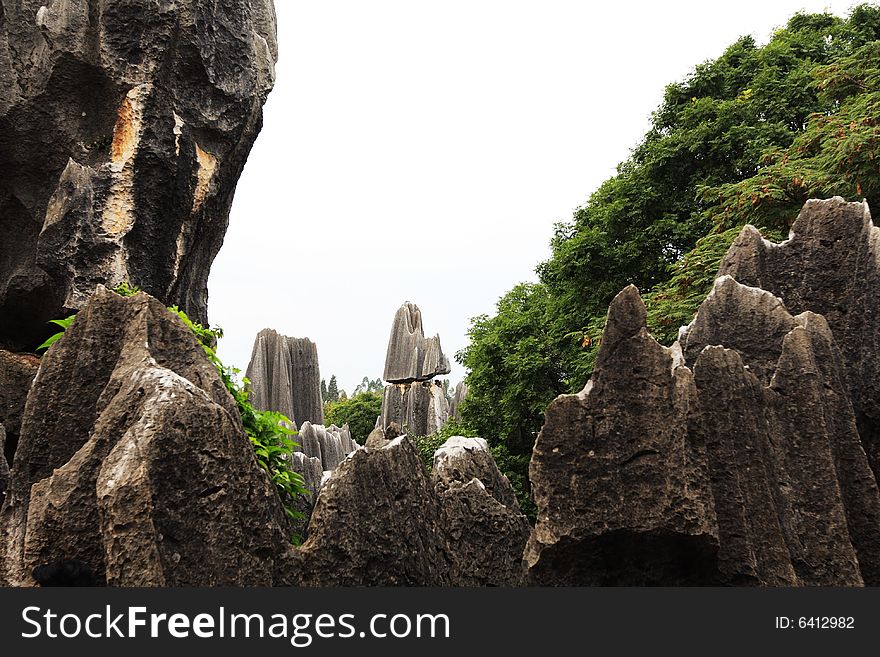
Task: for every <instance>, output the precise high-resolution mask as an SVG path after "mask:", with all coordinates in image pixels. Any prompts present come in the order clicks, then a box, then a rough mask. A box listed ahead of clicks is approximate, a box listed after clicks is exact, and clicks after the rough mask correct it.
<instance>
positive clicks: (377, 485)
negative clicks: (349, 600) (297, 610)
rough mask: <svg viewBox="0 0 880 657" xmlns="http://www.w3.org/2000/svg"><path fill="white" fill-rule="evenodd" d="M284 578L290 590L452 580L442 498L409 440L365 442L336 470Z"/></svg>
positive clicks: (290, 557)
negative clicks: (377, 445)
mask: <svg viewBox="0 0 880 657" xmlns="http://www.w3.org/2000/svg"><path fill="white" fill-rule="evenodd" d="M371 440H372V438H371ZM383 442H384V441H383ZM370 444H374V443H370ZM282 577H283V581H284V583H285V584H287V585H290V586H407V585H409V586H447V585H450V584H451V583H452V582H453V579H452V571H451V560H450V557H449V554H448V548H447V539H446V534H445V532H444V528H443V516H442V513H441V510H440V504H439V500H438V498H437V494H436V493H435V492H434V489H433V487H432V485H431V482H430V480H429V479H428V476H427V475H426V474H425V469H424V467H423V465H422V461H421V458H420V457H419V453H418V450H417V449H416V447H415V445H414V444H413V443H412V442H411V441H410V440H409V439H408V438H407V437H406V436H400V437H398V438H395V439H393V440H391V441H388V442H387V443H386V444H384V445H383V446H382V447H375V448H374V447H370V446H369V444H368V446H367V447H365V448H364V449H361V450H357V451H356V452H354V453H353V454H352V455H351V457H350V458H348V459H346V460H345V461H343V462H342V463H341V464H340V465H339V466H338V467H337V468H336V470H334V472H333V475H332V476H331V477H330V479H329V480H328V481H327V483H326V484H325V485H324V487H323V488H322V489H321V494H320V495H319V496H318V500H317V503H316V505H315V510H314V512H313V513H312V519H311V522H310V523H309V538H308V540H307V541H306V542H305V543H304V544H303V545H302V547H301V548H299V549H291V550H290V551H289V552H288V553H287V561H286V563H285V564H284V565H283V567H282Z"/></svg>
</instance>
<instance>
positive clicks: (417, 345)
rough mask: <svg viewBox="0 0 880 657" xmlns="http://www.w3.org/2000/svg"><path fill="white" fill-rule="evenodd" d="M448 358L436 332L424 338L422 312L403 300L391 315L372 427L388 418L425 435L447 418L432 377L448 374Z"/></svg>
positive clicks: (442, 397)
mask: <svg viewBox="0 0 880 657" xmlns="http://www.w3.org/2000/svg"><path fill="white" fill-rule="evenodd" d="M449 371H450V369H449V360H448V359H447V358H446V356H444V355H443V351H442V350H441V349H440V336H434V337H433V338H430V339H429V338H425V331H424V329H423V328H422V313H421V311H420V310H419V307H418V306H416V305H415V304H414V303H410V302H406V303H405V304H403V305H402V306H401V307H400V308H399V309H398V311H397V314H395V315H394V324H393V325H392V327H391V338H390V339H389V341H388V353H387V354H386V356H385V380H386V381H388V382H389V385H387V386H385V392H384V394H383V397H382V410H381V412H380V414H379V417H378V418H377V419H376V427H377V428H381V429H385V428H386V427H388V426H389V425H390V424H391V423H392V422H394V423H396V424H398V425H399V426H400V427H402V428H403V431H404V432H406V433H408V434H410V435H413V436H427V435H429V434H432V433H434V432H435V431H437V430H439V429H440V428H441V427H442V426H443V425H444V424H446V421H447V419H448V418H449V400H448V399H446V393H445V392H444V390H443V388H442V387H441V385H440V383H439V382H438V381H434V380H433V379H434V377H435V376H437V375H440V374H448V373H449Z"/></svg>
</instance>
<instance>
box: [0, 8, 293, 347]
mask: <svg viewBox="0 0 880 657" xmlns="http://www.w3.org/2000/svg"><path fill="white" fill-rule="evenodd" d="M276 58H277V46H276V37H275V15H274V8H273V5H272V1H271V0H226V1H225V2H224V3H223V6H222V11H221V10H218V8H217V6H216V3H207V2H198V1H196V0H177V1H176V2H171V1H170V0H130V1H128V2H115V1H111V0H89V1H86V0H5V1H4V2H3V8H2V10H0V235H3V241H2V243H0V346H4V347H7V348H12V349H33V348H34V346H35V345H37V344H39V343H40V342H41V341H42V339H43V338H44V337H45V336H46V335H47V334H48V333H49V332H50V330H51V329H49V328H47V326H46V322H47V321H48V320H50V319H55V318H58V317H64V316H66V315H67V314H69V313H70V312H71V311H73V310H75V309H78V308H80V307H81V306H82V305H83V304H84V303H85V302H86V300H87V299H88V298H89V296H90V295H91V293H92V291H93V290H94V288H95V284H96V283H104V284H107V285H109V286H114V285H116V284H118V283H120V282H122V281H129V282H130V283H132V284H134V285H137V286H139V287H141V288H142V289H144V290H145V291H147V292H149V293H151V294H153V295H154V296H156V297H157V298H159V299H161V301H162V302H164V303H166V304H169V305H171V304H176V305H179V306H180V307H181V308H182V309H183V310H184V311H186V312H187V313H188V314H189V316H190V317H191V318H192V319H194V320H196V321H200V322H202V323H207V309H206V304H207V280H208V274H209V271H210V266H211V263H212V261H213V259H214V256H215V255H216V254H217V251H218V250H219V248H220V246H221V244H222V242H223V237H224V233H225V230H226V226H227V223H228V216H229V208H230V204H231V203H232V198H233V193H234V190H235V185H236V182H237V180H238V177H239V175H240V174H241V171H242V167H243V166H244V163H245V160H246V158H247V156H248V153H249V151H250V148H251V145H252V144H253V141H254V139H255V137H256V135H257V133H258V132H259V130H260V127H261V123H262V105H263V102H264V101H265V99H266V96H267V94H268V93H269V91H270V89H271V88H272V85H273V83H274V63H275V60H276Z"/></svg>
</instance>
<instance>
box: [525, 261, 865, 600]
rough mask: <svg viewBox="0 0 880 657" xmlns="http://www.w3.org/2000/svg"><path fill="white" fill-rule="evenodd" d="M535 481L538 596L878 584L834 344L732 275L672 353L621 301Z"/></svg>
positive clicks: (557, 415)
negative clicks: (555, 587)
mask: <svg viewBox="0 0 880 657" xmlns="http://www.w3.org/2000/svg"><path fill="white" fill-rule="evenodd" d="M530 475H531V480H532V486H533V491H534V495H535V500H536V503H537V505H538V523H537V526H536V528H535V533H534V535H533V538H532V539H531V541H530V543H529V546H528V548H527V550H526V558H527V561H528V565H529V568H530V571H529V574H530V577H531V579H532V581H534V582H536V583H539V584H568V585H571V584H577V583H585V584H611V583H614V584H618V583H629V584H667V585H672V584H681V583H691V584H737V585H770V586H781V585H787V586H792V585H825V586H832V585H833V586H858V585H861V584H863V583H866V584H871V585H876V584H877V583H878V582H880V579H878V577H880V568H878V566H880V494H878V487H877V482H876V479H875V478H874V475H873V473H872V471H871V468H870V466H869V463H868V459H867V456H866V454H865V451H864V449H863V447H862V443H861V440H860V437H859V432H858V429H857V426H856V419H855V414H854V411H853V406H852V404H851V403H850V399H849V397H848V391H847V385H846V379H845V361H844V358H843V357H842V355H841V352H840V350H839V349H838V346H837V344H836V342H835V339H834V335H833V334H832V331H831V329H830V328H829V325H828V323H827V322H826V321H825V319H824V318H823V317H822V316H821V315H817V314H815V313H812V312H804V313H801V314H800V315H797V316H792V315H791V314H790V313H789V311H788V310H787V309H786V307H785V305H784V304H783V303H782V301H781V300H780V299H779V298H777V297H775V296H774V295H773V294H771V293H770V292H767V291H765V290H762V289H759V288H754V287H749V286H746V285H742V284H740V283H738V282H737V281H735V280H734V279H733V278H732V277H730V276H722V277H720V278H719V279H718V280H717V281H716V283H715V286H714V288H713V290H712V292H711V294H710V295H709V296H708V297H707V299H706V300H705V301H704V303H703V304H702V306H701V307H700V309H699V311H698V312H697V314H696V317H695V318H694V320H693V322H692V323H691V324H690V325H689V326H687V327H685V328H684V329H683V330H682V331H681V332H680V336H679V342H677V343H676V344H675V345H673V346H672V347H671V348H668V349H667V348H664V347H662V346H660V345H659V344H658V343H656V342H655V341H654V340H653V339H652V338H651V337H650V336H649V335H648V334H647V329H646V327H645V309H644V305H643V304H642V303H641V300H640V299H639V297H638V293H637V292H636V290H635V288H633V287H632V286H630V287H629V288H627V289H626V290H624V291H623V292H621V293H620V294H619V295H618V297H617V298H616V299H615V300H614V302H613V303H612V305H611V307H610V309H609V313H608V321H607V324H606V328H605V333H604V337H603V342H602V346H601V348H600V352H599V356H598V359H597V364H596V369H595V371H594V373H593V377H592V378H591V380H590V382H589V383H588V384H587V386H586V388H585V389H584V391H583V392H582V393H580V394H579V395H564V396H562V397H559V398H557V399H556V400H555V401H554V402H553V403H552V404H551V405H550V407H549V409H548V411H547V416H546V423H545V425H544V428H543V430H542V432H541V434H540V436H539V438H538V441H537V444H536V446H535V450H534V454H533V458H532V463H531V467H530ZM688 561H689V562H690V564H689V565H686V564H687V563H688Z"/></svg>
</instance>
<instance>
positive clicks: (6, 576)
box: [0, 287, 288, 586]
mask: <svg viewBox="0 0 880 657" xmlns="http://www.w3.org/2000/svg"><path fill="white" fill-rule="evenodd" d="M46 409H52V412H46ZM286 529H287V525H286V520H285V518H284V515H283V511H282V508H281V503H280V500H279V498H278V496H277V493H276V492H275V490H274V486H273V485H272V483H271V482H270V481H269V477H268V475H267V473H266V472H265V471H264V470H262V469H261V468H260V467H259V465H258V464H257V462H256V460H255V457H254V453H253V448H252V446H251V444H250V442H249V440H248V438H247V436H246V435H245V433H244V431H243V429H242V427H241V419H240V416H239V414H238V410H237V407H236V405H235V402H234V401H233V399H232V397H231V396H230V395H229V393H228V392H227V390H226V388H225V386H224V385H223V382H222V380H221V379H220V376H219V374H218V372H217V370H216V368H215V367H214V365H213V364H212V363H211V362H210V361H209V360H208V359H207V357H206V356H205V353H204V351H203V350H202V348H201V345H200V344H199V342H198V340H197V339H196V338H195V336H194V335H193V334H192V332H191V331H190V330H189V329H188V328H187V327H186V326H185V325H184V324H183V323H182V322H181V321H180V319H179V318H177V317H176V316H175V315H173V314H171V313H169V312H168V311H167V310H166V308H165V307H164V306H163V305H162V304H161V303H160V302H159V301H157V300H156V299H154V298H152V297H150V296H148V295H146V294H143V293H141V294H138V295H136V296H134V297H131V298H129V299H124V298H122V297H120V296H118V295H116V294H114V293H112V292H109V291H108V290H106V289H105V288H103V287H99V288H98V289H97V291H96V293H95V295H94V297H93V298H92V299H91V300H90V301H89V303H88V304H86V306H85V307H84V308H83V310H81V311H80V313H79V314H78V316H77V319H76V321H75V322H74V323H73V325H72V326H71V327H70V328H69V329H68V330H67V332H66V334H65V336H64V337H63V338H62V339H61V340H60V341H59V342H57V343H56V344H55V345H54V346H53V347H51V348H50V349H49V351H48V353H47V354H46V355H45V356H44V357H43V362H42V364H41V366H40V371H39V373H38V375H37V378H36V380H35V381H34V385H33V388H32V389H31V392H30V394H29V396H28V402H27V405H26V408H25V414H24V419H23V422H22V430H21V439H20V441H19V446H18V450H17V452H16V458H15V464H14V467H13V472H12V476H11V481H10V485H9V490H8V491H7V496H6V500H5V502H4V504H3V509H2V511H0V533H2V535H3V536H4V537H5V541H4V546H3V547H4V548H5V559H4V560H3V566H4V568H3V573H2V580H3V582H4V583H6V584H9V585H17V586H28V585H33V584H34V579H33V576H34V570H35V568H42V567H44V566H46V567H48V568H49V569H51V568H53V567H54V565H57V564H64V563H68V562H76V563H78V564H81V565H82V566H83V568H86V569H87V570H88V571H89V572H91V573H93V575H94V578H95V581H96V582H97V583H99V584H100V583H105V582H106V583H107V584H111V585H118V586H196V585H200V586H211V585H269V584H271V583H273V581H274V580H273V575H274V561H273V559H274V556H275V555H277V554H281V553H283V552H284V550H285V549H286V548H287V546H288V542H287V536H286Z"/></svg>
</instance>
